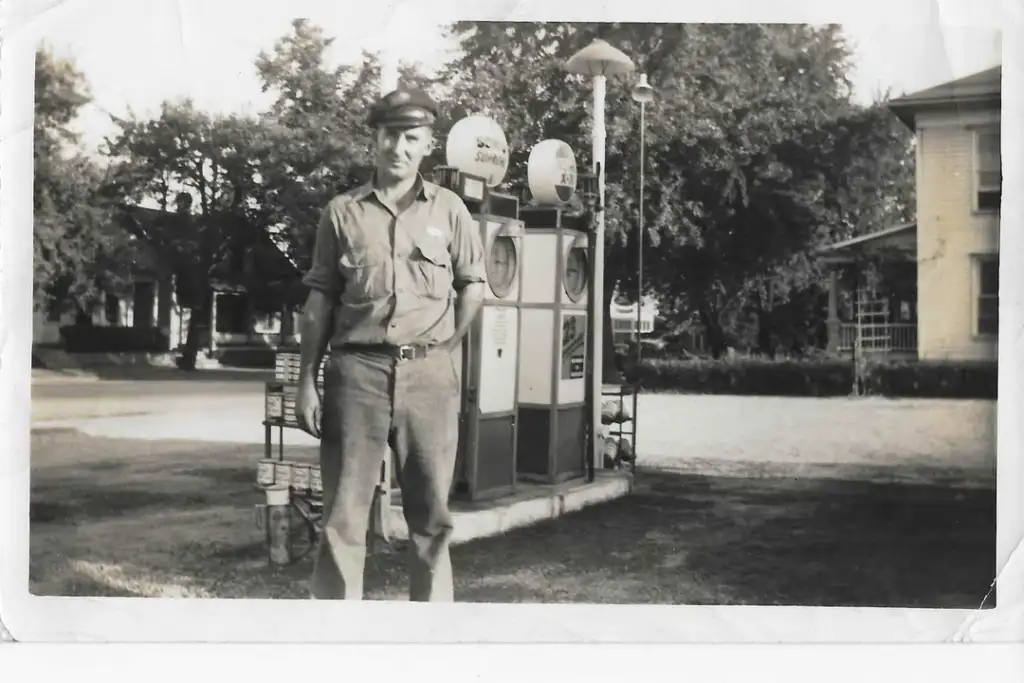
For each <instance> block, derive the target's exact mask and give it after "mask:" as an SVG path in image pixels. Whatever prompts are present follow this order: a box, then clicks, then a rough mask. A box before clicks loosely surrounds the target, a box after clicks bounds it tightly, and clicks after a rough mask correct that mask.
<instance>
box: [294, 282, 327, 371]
mask: <svg viewBox="0 0 1024 683" xmlns="http://www.w3.org/2000/svg"><path fill="white" fill-rule="evenodd" d="M333 312H334V304H333V302H332V301H331V300H330V299H329V298H328V297H327V295H326V294H324V293H323V292H321V291H319V290H316V289H314V290H311V291H310V292H309V297H308V298H307V299H306V306H305V307H304V308H303V309H302V322H301V324H300V331H301V333H302V342H301V344H300V346H299V349H300V359H299V384H302V383H304V382H309V383H311V384H313V385H314V386H315V385H316V375H317V372H319V371H320V363H321V362H323V359H324V354H325V353H326V352H327V342H328V341H329V340H330V338H331V331H332V330H333V328H334V320H333Z"/></svg>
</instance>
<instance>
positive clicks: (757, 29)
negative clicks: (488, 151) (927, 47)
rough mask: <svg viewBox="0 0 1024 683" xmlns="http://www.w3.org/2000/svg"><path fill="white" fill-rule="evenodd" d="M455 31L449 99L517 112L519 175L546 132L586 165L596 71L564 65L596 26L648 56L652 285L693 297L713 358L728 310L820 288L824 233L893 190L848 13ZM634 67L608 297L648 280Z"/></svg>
mask: <svg viewBox="0 0 1024 683" xmlns="http://www.w3.org/2000/svg"><path fill="white" fill-rule="evenodd" d="M452 31H453V32H454V33H455V34H456V35H458V36H459V37H460V40H461V44H462V47H463V50H464V54H463V55H462V56H461V57H460V58H459V59H458V60H456V61H455V62H454V63H453V64H452V65H450V67H449V68H448V71H447V74H446V76H447V78H448V80H450V81H451V82H452V83H453V87H452V98H453V101H454V102H455V103H456V104H459V105H462V106H465V107H467V108H469V109H471V110H474V111H481V112H483V113H487V114H490V115H492V116H494V117H495V118H496V119H497V120H498V122H499V123H500V124H501V125H502V126H503V127H504V129H505V131H506V134H507V135H508V137H509V141H510V146H511V148H512V149H511V150H510V151H511V155H510V156H511V160H510V172H509V180H510V182H512V183H521V182H522V181H523V179H524V174H525V160H526V158H527V155H528V153H529V149H530V148H531V147H532V146H533V145H534V144H535V143H536V142H538V141H539V140H540V139H542V138H545V137H558V138H561V139H563V140H565V141H566V142H568V143H569V144H570V145H572V147H573V148H574V149H575V150H577V157H578V160H579V162H581V164H582V165H587V166H589V159H588V158H587V157H588V156H589V137H590V135H589V130H588V127H589V125H590V123H589V122H590V115H589V108H590V103H589V100H590V87H589V84H588V83H586V82H584V81H582V80H581V79H580V78H578V77H575V76H573V75H571V74H568V73H566V71H565V69H564V66H563V65H564V63H565V61H566V60H567V59H568V57H569V56H571V54H572V53H573V52H575V51H576V50H578V49H579V48H581V47H583V46H584V45H586V44H587V43H588V42H590V40H591V39H593V38H594V37H597V36H601V37H604V38H605V39H606V40H608V41H609V42H611V43H612V44H614V45H616V46H617V47H619V48H620V49H622V50H623V51H624V52H626V53H627V54H630V55H633V56H634V60H635V61H636V63H637V67H638V71H641V72H644V73H647V75H648V77H649V80H650V82H651V83H652V85H653V86H654V87H655V88H656V91H657V99H656V101H655V103H654V104H653V105H652V106H649V107H648V121H647V125H648V128H647V139H648V143H647V144H648V149H647V154H648V158H649V164H650V165H649V166H648V172H647V182H646V187H645V188H644V193H645V217H644V225H645V227H646V234H645V243H646V244H647V245H648V247H647V249H648V250H647V252H646V253H647V254H648V255H649V256H648V258H647V259H646V264H645V266H646V267H645V271H646V273H645V276H646V280H647V290H648V291H654V292H658V293H659V295H660V296H661V297H662V298H663V299H664V300H665V301H664V303H665V304H667V305H665V306H664V308H665V309H667V310H678V311H684V312H685V311H689V312H693V313H695V314H696V315H697V316H698V317H699V319H700V321H701V322H702V323H703V325H704V327H705V329H706V331H707V335H708V341H709V343H710V346H711V349H712V351H713V352H714V353H715V355H716V356H717V355H720V354H721V353H722V352H723V351H724V350H725V348H726V346H727V345H728V344H729V342H730V339H729V335H728V333H727V332H728V330H727V327H728V325H727V320H728V319H734V320H735V319H737V318H738V317H742V313H743V309H744V307H746V306H748V304H749V300H750V298H751V297H752V296H753V295H754V293H756V292H758V291H764V290H765V287H764V283H765V282H768V281H771V282H772V283H773V285H772V286H773V288H774V289H773V292H774V298H775V299H778V300H779V301H780V302H783V301H785V299H786V297H787V296H788V295H789V293H790V292H796V291H799V290H800V289H801V288H803V287H807V286H809V285H810V283H813V282H814V281H815V280H816V278H818V277H819V275H818V274H817V270H816V268H817V264H816V262H815V260H814V258H813V256H812V254H813V251H814V248H815V246H816V245H818V244H820V243H821V242H822V241H823V240H827V239H830V238H831V237H832V236H833V235H834V234H835V233H837V232H839V233H841V232H843V231H849V230H853V229H856V230H860V229H863V227H864V226H865V225H866V224H868V223H871V222H872V221H873V220H876V219H877V218H878V214H879V211H878V207H877V204H879V203H880V204H882V205H887V204H886V202H884V201H883V202H878V201H877V200H878V196H877V195H876V194H872V192H869V191H866V188H867V187H868V186H869V185H870V183H869V182H868V181H869V180H870V179H871V178H875V177H878V176H879V172H878V165H877V163H876V162H875V160H874V158H873V157H874V155H876V154H877V153H878V151H879V150H878V148H879V146H883V145H884V144H885V141H886V134H885V126H881V127H879V126H878V121H879V119H878V118H877V117H874V118H873V115H872V114H865V112H863V111H861V110H859V109H858V108H857V107H855V106H854V105H853V104H852V103H851V101H850V90H851V89H850V83H849V81H848V79H847V76H846V72H847V69H848V58H849V50H848V48H847V47H846V44H845V41H844V40H843V37H842V35H841V33H840V31H839V30H838V29H837V28H836V27H832V26H828V27H821V28H816V27H811V26H803V25H768V26H765V25H741V26H730V25H713V24H696V25H681V24H658V25H646V24H605V25H588V24H524V23H516V24H511V23H510V24H501V23H460V24H455V25H454V26H453V27H452ZM513 67H514V68H513ZM632 82H633V81H631V80H630V79H610V80H609V83H608V96H607V106H606V124H607V127H608V140H607V159H606V174H607V198H608V202H607V227H608V240H609V243H608V249H607V252H606V253H607V262H606V264H605V267H606V279H605V282H606V291H605V292H604V293H603V295H604V302H605V304H607V302H609V301H610V299H611V295H612V289H613V288H615V287H616V286H618V287H620V288H622V289H624V290H626V291H630V290H632V289H634V288H635V281H636V274H635V267H634V264H635V263H636V249H637V244H638V236H639V233H638V231H637V229H636V225H637V220H636V216H637V201H636V198H637V196H638V195H639V192H640V188H639V186H638V177H637V176H638V173H637V161H638V158H639V121H638V119H639V111H638V106H637V105H635V104H634V103H632V102H631V101H630V97H629V90H630V88H631V86H632ZM876 114H877V112H876ZM880 131H881V132H880ZM890 132H891V131H890ZM889 137H890V138H891V135H890V136H889ZM872 142H873V143H874V144H873V145H872V144H869V143H872ZM897 149H898V148H897ZM903 152H905V150H903ZM890 156H891V157H893V158H896V159H897V160H898V161H897V166H898V168H899V169H901V173H902V176H900V177H901V178H902V179H903V180H904V181H905V180H906V179H907V178H908V177H912V170H910V173H909V174H908V173H907V165H906V163H905V159H906V157H905V154H904V155H903V156H900V152H895V153H894V155H890ZM889 170H891V169H889ZM882 175H884V174H882ZM855 181H856V182H855ZM893 182H894V183H896V184H899V182H897V181H893ZM876 185H877V184H876ZM886 189H887V190H891V189H892V188H891V187H887V188H886ZM872 201H874V202H876V205H875V206H872V204H871V202H872ZM898 203H899V202H894V203H890V205H892V204H898ZM651 247H656V248H653V249H652V248H651ZM765 319H766V320H767V318H765ZM608 339H610V332H609V330H608V329H606V343H607V340H608Z"/></svg>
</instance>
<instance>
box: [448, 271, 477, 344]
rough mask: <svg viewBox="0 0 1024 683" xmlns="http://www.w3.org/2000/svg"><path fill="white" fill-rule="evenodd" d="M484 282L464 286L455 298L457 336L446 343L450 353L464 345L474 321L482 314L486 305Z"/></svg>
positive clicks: (453, 336) (454, 335)
mask: <svg viewBox="0 0 1024 683" xmlns="http://www.w3.org/2000/svg"><path fill="white" fill-rule="evenodd" d="M485 286H486V285H485V284H484V283H483V282H471V283H469V284H467V285H464V286H463V287H462V289H461V290H459V292H458V294H457V295H456V297H455V334H453V335H452V336H451V338H450V339H449V340H448V341H447V342H446V343H445V345H446V346H447V347H448V350H449V351H454V350H455V349H457V348H458V347H459V344H461V343H462V338H463V337H465V336H466V334H467V333H468V332H469V327H470V325H472V324H473V319H474V318H476V314H477V313H479V312H480V307H481V306H482V305H483V303H484V287H485Z"/></svg>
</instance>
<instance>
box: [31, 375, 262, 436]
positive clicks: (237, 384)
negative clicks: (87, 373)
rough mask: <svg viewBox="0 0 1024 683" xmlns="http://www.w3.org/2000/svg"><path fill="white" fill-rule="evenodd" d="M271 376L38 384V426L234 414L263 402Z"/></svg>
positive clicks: (34, 400) (166, 377)
mask: <svg viewBox="0 0 1024 683" xmlns="http://www.w3.org/2000/svg"><path fill="white" fill-rule="evenodd" d="M153 375H154V373H152V372H150V373H149V376H150V377H152V376H153ZM271 376H272V373H269V372H251V371H243V372H240V373H232V374H231V375H227V374H225V373H221V372H220V371H216V372H214V371H210V372H200V373H195V374H189V375H185V374H183V373H180V372H178V371H170V372H168V373H165V374H162V375H158V378H152V379H140V380H129V379H110V380H106V379H102V380H97V379H65V380H62V379H60V378H48V379H47V380H46V381H44V382H33V385H32V421H33V424H35V423H37V422H48V421H52V420H67V419H84V418H102V417H124V416H129V415H139V414H147V413H150V414H151V413H175V412H194V411H200V412H204V411H217V410H224V409H228V410H230V409H231V408H232V405H233V404H234V403H235V402H237V401H243V402H244V401H246V400H253V399H255V400H257V401H262V396H263V382H264V381H266V380H267V379H270V378H271Z"/></svg>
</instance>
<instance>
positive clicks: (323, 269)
mask: <svg viewBox="0 0 1024 683" xmlns="http://www.w3.org/2000/svg"><path fill="white" fill-rule="evenodd" d="M339 241H340V237H339V233H338V230H337V228H336V226H335V224H334V220H333V217H332V213H331V208H330V207H328V208H327V209H326V210H325V211H324V213H323V215H322V216H321V218H320V225H319V226H317V231H316V243H315V246H314V247H313V265H312V267H311V268H310V270H309V272H308V273H306V276H305V277H304V278H303V280H302V281H303V283H304V284H306V285H307V286H308V287H309V296H308V297H307V298H306V306H305V307H304V308H303V310H302V322H301V323H300V333H301V334H302V342H301V344H300V346H299V351H300V355H299V386H298V394H297V396H296V397H295V418H296V420H297V421H298V423H299V427H300V428H301V429H304V430H305V431H307V432H309V433H310V434H312V435H313V436H315V437H317V438H319V437H320V413H321V409H320V395H319V393H318V392H317V390H316V376H317V373H318V372H319V371H320V363H321V361H322V360H323V357H324V353H325V352H326V351H327V342H328V340H330V338H331V331H332V329H333V327H334V302H335V301H336V300H337V298H338V294H339V293H340V292H341V289H342V287H343V286H344V283H343V281H342V279H341V274H340V273H339V272H338V266H337V263H338V260H337V257H338V253H339V252H340V245H339Z"/></svg>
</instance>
